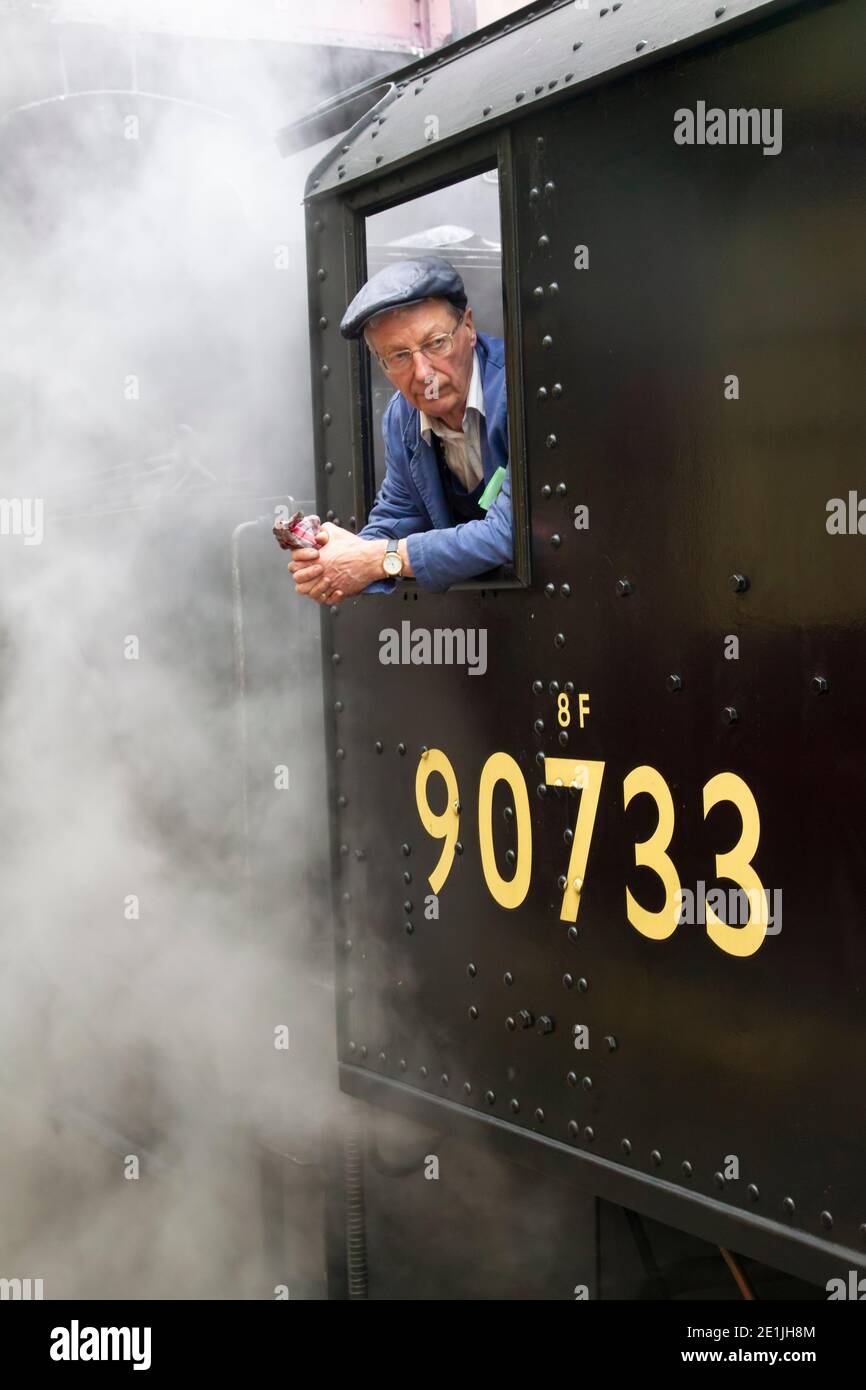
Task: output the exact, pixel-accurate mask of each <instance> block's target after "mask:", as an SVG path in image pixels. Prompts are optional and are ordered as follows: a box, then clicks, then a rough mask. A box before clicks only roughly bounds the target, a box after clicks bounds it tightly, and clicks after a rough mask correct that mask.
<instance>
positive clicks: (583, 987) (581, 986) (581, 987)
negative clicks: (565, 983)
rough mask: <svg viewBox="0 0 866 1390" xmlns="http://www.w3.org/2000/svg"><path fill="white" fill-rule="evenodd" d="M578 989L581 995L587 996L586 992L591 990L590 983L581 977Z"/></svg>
mask: <svg viewBox="0 0 866 1390" xmlns="http://www.w3.org/2000/svg"><path fill="white" fill-rule="evenodd" d="M577 987H578V989H579V990H580V992H581V994H586V991H587V990H588V989H589V981H588V980H586V979H584V977H583V976H582V975H581V977H580V979H579V980H578V982H577Z"/></svg>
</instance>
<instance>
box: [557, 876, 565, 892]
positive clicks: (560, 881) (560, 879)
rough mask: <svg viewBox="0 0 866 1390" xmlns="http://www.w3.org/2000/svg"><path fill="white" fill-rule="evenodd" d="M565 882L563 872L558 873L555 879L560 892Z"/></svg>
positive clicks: (562, 890)
mask: <svg viewBox="0 0 866 1390" xmlns="http://www.w3.org/2000/svg"><path fill="white" fill-rule="evenodd" d="M567 884H568V879H567V878H566V877H565V874H560V875H559V878H558V879H557V880H556V886H557V888H558V889H559V891H560V892H561V893H564V892H565V889H566V886H567Z"/></svg>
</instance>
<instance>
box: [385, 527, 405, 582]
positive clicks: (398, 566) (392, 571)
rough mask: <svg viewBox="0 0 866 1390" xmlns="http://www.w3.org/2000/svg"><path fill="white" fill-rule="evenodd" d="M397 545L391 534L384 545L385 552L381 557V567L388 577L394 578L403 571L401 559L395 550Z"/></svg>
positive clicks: (394, 537)
mask: <svg viewBox="0 0 866 1390" xmlns="http://www.w3.org/2000/svg"><path fill="white" fill-rule="evenodd" d="M398 545H399V541H398V540H397V538H396V536H392V537H391V539H390V540H389V541H388V544H387V545H386V546H385V554H384V555H383V557H382V568H383V570H384V571H385V573H386V574H387V575H388V577H389V579H396V578H397V577H398V576H399V575H401V574H402V573H403V561H402V559H401V557H400V555H399V554H398V551H397V546H398Z"/></svg>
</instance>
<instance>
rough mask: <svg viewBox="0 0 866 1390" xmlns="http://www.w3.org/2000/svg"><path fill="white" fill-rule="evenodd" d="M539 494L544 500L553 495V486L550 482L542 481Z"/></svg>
mask: <svg viewBox="0 0 866 1390" xmlns="http://www.w3.org/2000/svg"><path fill="white" fill-rule="evenodd" d="M541 495H542V497H543V498H545V500H546V499H547V498H548V497H551V496H552V495H553V488H552V487H551V486H550V483H544V485H543V486H542V489H541Z"/></svg>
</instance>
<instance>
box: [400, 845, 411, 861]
mask: <svg viewBox="0 0 866 1390" xmlns="http://www.w3.org/2000/svg"><path fill="white" fill-rule="evenodd" d="M400 849H401V851H402V853H403V854H405V855H406V857H407V858H408V856H409V855H410V854H411V853H412V846H411V845H401V846H400Z"/></svg>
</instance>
